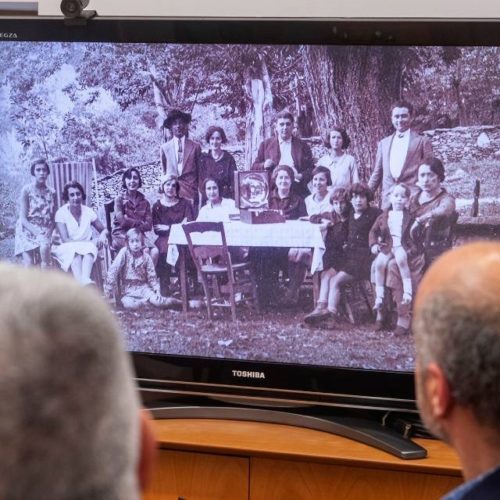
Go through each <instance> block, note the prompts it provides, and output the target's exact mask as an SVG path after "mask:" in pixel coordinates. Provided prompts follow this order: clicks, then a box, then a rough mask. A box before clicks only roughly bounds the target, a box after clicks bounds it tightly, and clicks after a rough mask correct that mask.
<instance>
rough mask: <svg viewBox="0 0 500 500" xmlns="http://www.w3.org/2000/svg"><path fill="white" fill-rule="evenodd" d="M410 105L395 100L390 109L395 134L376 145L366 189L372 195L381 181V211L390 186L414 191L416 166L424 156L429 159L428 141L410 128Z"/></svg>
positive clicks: (430, 149) (430, 153)
mask: <svg viewBox="0 0 500 500" xmlns="http://www.w3.org/2000/svg"><path fill="white" fill-rule="evenodd" d="M412 114H413V106H412V105H411V104H410V103H409V102H405V101H397V102H395V103H394V104H393V105H392V108H391V120H392V125H393V127H394V128H395V130H396V131H395V133H394V134H392V135H390V136H388V137H384V138H383V139H382V140H381V141H380V142H379V143H378V149H377V157H376V159H375V166H374V168H373V172H372V175H371V177H370V180H369V181H368V186H369V187H370V189H371V190H372V191H373V192H375V190H376V189H377V188H378V187H379V185H380V183H381V182H382V208H387V207H388V206H389V199H388V198H389V192H390V189H391V187H392V186H393V185H394V184H396V183H400V182H403V183H404V184H406V185H407V186H409V187H410V188H411V189H412V193H413V192H415V191H416V182H417V173H418V167H419V166H420V164H421V163H422V161H423V160H424V158H426V157H427V156H432V144H431V141H430V140H429V138H427V137H425V136H423V135H420V134H418V133H417V132H415V131H414V130H412V129H411V128H410V127H411V121H412Z"/></svg>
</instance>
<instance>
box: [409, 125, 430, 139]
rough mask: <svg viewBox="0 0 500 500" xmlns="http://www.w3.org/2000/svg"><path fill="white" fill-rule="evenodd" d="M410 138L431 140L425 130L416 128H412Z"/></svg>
mask: <svg viewBox="0 0 500 500" xmlns="http://www.w3.org/2000/svg"><path fill="white" fill-rule="evenodd" d="M410 139H418V140H421V141H430V138H429V137H428V136H427V135H425V134H424V133H423V132H420V130H415V129H413V128H412V129H410Z"/></svg>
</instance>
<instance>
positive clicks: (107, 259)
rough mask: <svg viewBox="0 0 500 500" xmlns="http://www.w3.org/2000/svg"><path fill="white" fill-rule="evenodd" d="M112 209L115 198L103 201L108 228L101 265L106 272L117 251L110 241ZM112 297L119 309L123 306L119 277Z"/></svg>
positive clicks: (113, 209) (113, 208)
mask: <svg viewBox="0 0 500 500" xmlns="http://www.w3.org/2000/svg"><path fill="white" fill-rule="evenodd" d="M114 211H115V200H110V201H107V202H106V203H104V218H105V221H106V229H107V230H108V247H107V249H105V254H104V266H103V267H104V269H105V270H106V272H107V270H108V269H109V266H110V265H111V263H112V261H113V260H114V258H115V257H116V255H117V253H118V252H117V251H116V250H115V249H114V248H113V247H112V245H111V241H112V237H111V231H112V229H113V223H112V219H113V212H114ZM104 279H106V277H104ZM114 298H115V306H116V307H117V308H120V309H121V308H122V307H123V304H122V287H121V280H120V279H118V282H117V284H116V293H115V297H114Z"/></svg>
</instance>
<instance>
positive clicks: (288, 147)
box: [252, 111, 314, 196]
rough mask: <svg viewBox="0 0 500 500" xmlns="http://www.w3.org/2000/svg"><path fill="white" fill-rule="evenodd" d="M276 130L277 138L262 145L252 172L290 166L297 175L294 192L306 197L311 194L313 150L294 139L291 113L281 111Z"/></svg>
mask: <svg viewBox="0 0 500 500" xmlns="http://www.w3.org/2000/svg"><path fill="white" fill-rule="evenodd" d="M275 129H276V135H277V136H276V137H271V138H270V139H266V140H265V141H263V142H262V143H261V144H260V146H259V151H258V153H257V158H256V159H255V162H254V163H253V165H252V170H269V172H272V171H273V170H274V168H275V167H277V166H278V165H288V166H289V167H291V169H292V170H293V171H294V174H295V186H294V188H293V189H294V191H295V192H296V193H297V194H299V195H301V196H305V195H307V194H309V190H308V189H307V184H308V182H309V181H310V180H311V172H312V169H313V166H314V165H313V161H312V153H311V149H310V148H309V146H308V145H307V144H306V143H305V142H304V141H302V140H301V139H299V138H298V137H293V135H292V130H293V115H292V114H291V113H290V112H288V111H281V112H280V113H278V114H277V115H276V125H275Z"/></svg>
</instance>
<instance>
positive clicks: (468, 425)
mask: <svg viewBox="0 0 500 500" xmlns="http://www.w3.org/2000/svg"><path fill="white" fill-rule="evenodd" d="M452 427H453V429H452V428H450V432H449V435H450V441H451V445H452V446H453V447H454V448H455V450H456V452H457V454H458V456H459V458H460V462H461V464H462V470H463V475H464V478H465V479H466V480H467V481H470V480H471V479H473V478H475V477H477V476H479V475H481V474H484V473H485V472H488V471H489V470H491V469H493V468H494V467H498V466H500V431H499V430H495V429H492V428H490V427H486V426H484V425H481V424H480V423H479V422H478V421H477V420H476V418H475V416H474V415H473V414H472V412H471V411H470V410H467V409H464V410H461V411H460V414H458V415H457V416H456V418H454V419H453V423H452Z"/></svg>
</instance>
